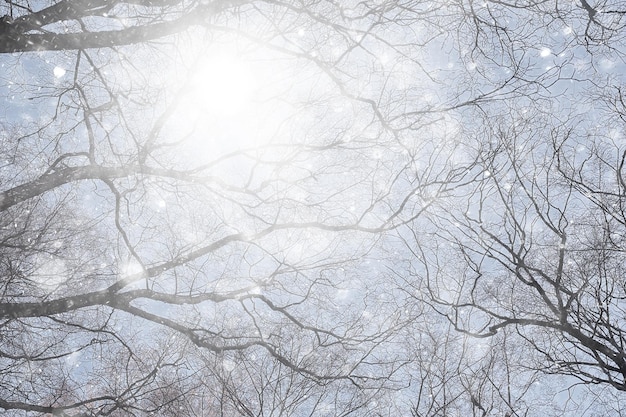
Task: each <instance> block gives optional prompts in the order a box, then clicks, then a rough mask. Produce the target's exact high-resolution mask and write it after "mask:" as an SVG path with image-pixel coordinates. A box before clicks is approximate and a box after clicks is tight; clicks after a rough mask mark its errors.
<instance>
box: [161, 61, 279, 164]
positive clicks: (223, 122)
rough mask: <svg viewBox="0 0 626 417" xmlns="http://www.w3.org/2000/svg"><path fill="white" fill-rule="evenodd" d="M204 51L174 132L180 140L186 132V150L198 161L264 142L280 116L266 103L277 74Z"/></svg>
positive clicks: (173, 124) (255, 64)
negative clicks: (264, 97)
mask: <svg viewBox="0 0 626 417" xmlns="http://www.w3.org/2000/svg"><path fill="white" fill-rule="evenodd" d="M205 52H206V55H204V56H203V57H201V58H199V59H200V61H198V62H197V63H196V64H195V65H194V68H193V69H192V71H191V73H190V74H188V78H187V81H186V84H187V87H186V89H185V93H184V95H183V97H182V99H181V101H180V103H179V105H178V107H177V109H176V112H175V114H174V115H172V118H171V119H170V121H169V125H170V128H172V129H173V130H175V131H176V133H177V134H178V135H180V133H182V132H184V133H186V136H187V138H188V139H187V140H186V146H188V147H189V148H188V149H189V151H190V155H191V156H190V157H191V158H194V159H195V158H200V159H201V160H204V159H205V158H206V157H211V158H213V157H215V156H216V153H218V154H219V153H227V152H232V151H234V150H237V149H244V148H250V147H255V146H258V145H261V144H263V143H265V142H266V141H267V140H269V137H271V135H272V133H271V131H272V130H273V129H275V128H276V126H277V125H279V124H280V122H279V121H278V119H277V118H279V117H281V114H280V112H279V111H276V109H270V108H269V105H268V104H267V101H266V100H263V96H264V95H266V94H267V93H268V85H271V84H272V82H271V80H270V79H271V78H272V77H273V75H272V74H271V73H269V72H268V68H267V66H264V65H263V64H262V63H260V62H259V61H255V60H254V59H250V57H246V59H244V58H242V57H241V56H239V55H238V54H237V53H235V52H230V51H226V52H224V51H222V50H220V51H205ZM269 88H270V89H271V87H269ZM174 94H175V92H174ZM272 110H274V111H272Z"/></svg>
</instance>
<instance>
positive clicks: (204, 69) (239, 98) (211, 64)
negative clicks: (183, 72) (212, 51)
mask: <svg viewBox="0 0 626 417" xmlns="http://www.w3.org/2000/svg"><path fill="white" fill-rule="evenodd" d="M250 66H251V64H250V63H249V62H245V61H243V60H241V59H240V58H238V57H236V56H234V55H226V54H220V55H213V56H212V57H210V58H209V59H208V62H206V63H205V64H204V65H201V66H200V68H199V69H198V70H197V71H196V73H195V74H194V75H193V76H192V79H191V88H192V91H191V94H190V99H191V101H193V102H194V103H195V104H196V105H198V106H199V109H203V110H205V111H208V112H211V113H212V114H214V115H219V116H234V115H238V114H239V113H242V112H245V111H247V110H249V108H250V107H251V106H252V103H251V101H252V99H253V96H254V92H255V90H256V89H257V85H256V80H255V77H254V75H253V73H252V69H251V68H250Z"/></svg>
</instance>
